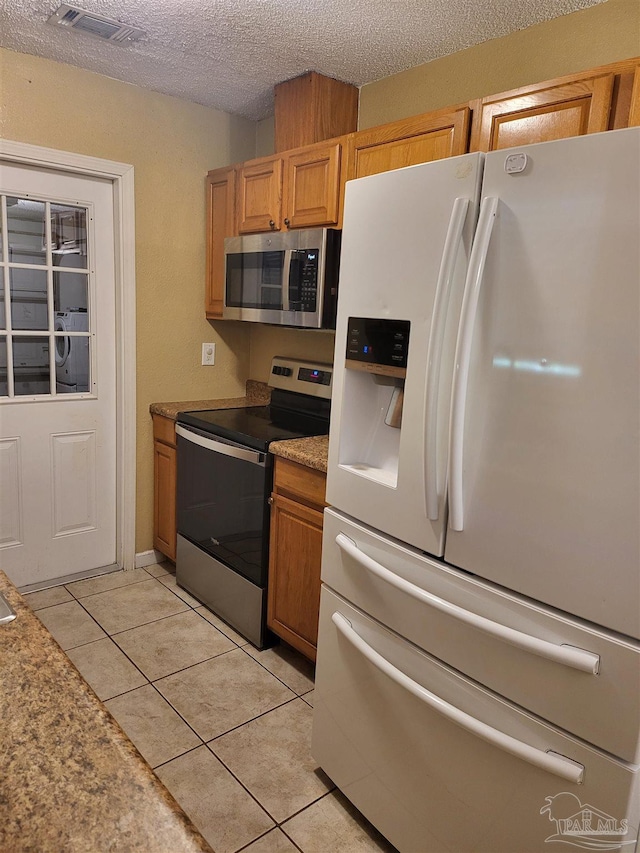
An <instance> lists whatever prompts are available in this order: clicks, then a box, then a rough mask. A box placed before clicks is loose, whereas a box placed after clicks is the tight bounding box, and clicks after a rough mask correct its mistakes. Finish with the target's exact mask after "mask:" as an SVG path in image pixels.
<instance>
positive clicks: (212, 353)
mask: <svg viewBox="0 0 640 853" xmlns="http://www.w3.org/2000/svg"><path fill="white" fill-rule="evenodd" d="M202 363H203V364H215V363H216V345H215V344H202Z"/></svg>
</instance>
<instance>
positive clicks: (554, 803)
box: [540, 791, 636, 850]
mask: <svg viewBox="0 0 640 853" xmlns="http://www.w3.org/2000/svg"><path fill="white" fill-rule="evenodd" d="M540 814H546V815H548V817H549V820H550V821H551V822H552V823H555V825H556V831H555V833H554V834H553V835H550V836H549V837H548V838H545V841H549V842H553V841H558V842H562V843H564V844H572V845H573V846H574V847H582V848H584V849H586V850H618V849H620V847H621V846H622V845H626V844H635V841H636V838H635V836H634V837H633V838H627V836H628V834H629V821H628V820H626V819H623V820H618V819H617V818H615V817H613V815H610V814H607V813H606V812H603V811H601V810H600V809H596V808H595V807H594V806H591V805H589V804H588V803H581V802H580V800H579V799H578V798H577V797H576V796H575V794H571V793H569V792H568V791H563V792H562V793H560V794H555V796H553V797H546V799H545V805H544V806H543V807H542V808H541V809H540Z"/></svg>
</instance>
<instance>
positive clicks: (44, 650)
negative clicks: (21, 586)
mask: <svg viewBox="0 0 640 853" xmlns="http://www.w3.org/2000/svg"><path fill="white" fill-rule="evenodd" d="M0 592H3V593H4V595H5V598H6V599H7V601H8V602H9V604H10V605H11V606H12V608H13V609H14V611H15V612H16V613H17V618H16V619H15V620H14V621H13V622H10V623H9V624H8V625H0V660H2V665H1V666H0V731H1V732H2V772H1V773H0V850H11V851H12V853H22V851H25V853H26V851H38V853H44V851H63V850H64V851H65V853H106V851H116V850H140V851H143V850H144V851H145V853H166V851H167V850H171V851H172V853H212V848H211V847H210V846H209V845H208V844H207V842H206V841H205V840H204V838H202V836H201V835H200V833H199V832H198V831H197V830H196V829H195V827H194V826H193V824H192V823H191V822H190V821H189V819H188V818H187V817H186V815H185V814H184V812H183V811H182V809H181V808H180V807H179V806H178V804H177V803H176V802H175V800H174V799H173V797H172V796H171V794H170V793H169V792H168V791H167V790H166V788H165V787H164V785H162V783H161V782H160V780H159V779H158V778H157V777H156V776H155V775H154V774H153V772H152V770H151V769H150V767H149V766H148V765H147V764H146V762H145V761H144V759H143V758H142V756H141V755H140V753H139V752H138V751H137V750H136V748H135V747H134V746H133V744H132V743H131V741H130V740H129V739H128V738H127V736H126V735H125V734H124V732H123V731H122V730H121V729H120V727H119V726H118V724H117V723H116V721H115V720H114V719H113V717H111V715H110V714H109V712H108V711H107V709H106V708H105V707H104V705H103V704H102V702H101V701H100V700H99V699H98V697H97V696H96V695H95V693H94V692H93V690H91V688H90V687H89V686H88V684H87V683H86V682H85V681H84V679H83V678H82V676H81V675H80V673H79V672H78V671H77V669H76V668H75V666H74V665H73V664H72V663H71V661H70V660H69V658H68V657H67V656H66V655H65V654H64V652H63V651H62V649H61V648H60V646H59V645H58V644H57V643H56V641H55V640H54V639H53V637H52V636H51V634H50V633H49V632H48V631H47V629H46V628H45V627H44V626H43V625H42V623H41V622H40V621H39V619H38V618H37V617H36V615H35V614H34V613H33V612H32V611H31V610H30V608H29V607H28V606H27V604H26V603H25V602H24V599H23V598H22V596H21V595H20V593H19V592H18V591H17V590H16V588H15V587H14V586H13V584H12V583H11V582H10V581H9V580H8V578H7V577H6V576H5V575H4V574H3V573H2V572H1V571H0Z"/></svg>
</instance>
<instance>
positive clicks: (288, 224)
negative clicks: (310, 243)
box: [284, 219, 291, 228]
mask: <svg viewBox="0 0 640 853" xmlns="http://www.w3.org/2000/svg"><path fill="white" fill-rule="evenodd" d="M284 224H285V225H286V226H287V228H288V227H289V226H290V225H291V222H290V220H289V219H285V221H284Z"/></svg>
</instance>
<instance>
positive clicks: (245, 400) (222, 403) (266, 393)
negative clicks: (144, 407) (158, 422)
mask: <svg viewBox="0 0 640 853" xmlns="http://www.w3.org/2000/svg"><path fill="white" fill-rule="evenodd" d="M270 399H271V388H269V386H268V385H267V384H266V383H265V382H258V380H257V379H247V384H246V396H244V397H224V398H221V399H212V400H180V401H177V402H171V403H151V405H150V406H149V411H150V413H151V414H152V415H162V417H163V418H170V419H171V420H174V421H175V419H176V418H177V417H178V412H202V411H205V410H206V409H242V408H245V407H247V406H267V405H269V401H270Z"/></svg>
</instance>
